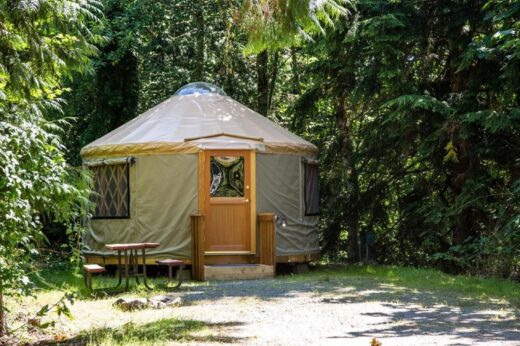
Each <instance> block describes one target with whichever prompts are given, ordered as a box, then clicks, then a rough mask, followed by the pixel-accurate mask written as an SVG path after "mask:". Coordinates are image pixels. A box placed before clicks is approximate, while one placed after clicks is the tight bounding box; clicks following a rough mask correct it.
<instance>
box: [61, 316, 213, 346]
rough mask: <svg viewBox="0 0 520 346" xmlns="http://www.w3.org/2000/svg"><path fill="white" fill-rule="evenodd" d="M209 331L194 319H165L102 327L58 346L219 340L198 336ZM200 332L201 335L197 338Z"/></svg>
mask: <svg viewBox="0 0 520 346" xmlns="http://www.w3.org/2000/svg"><path fill="white" fill-rule="evenodd" d="M207 328H208V324H206V323H205V322H201V321H194V320H179V319H175V318H165V319H160V320H158V321H154V322H150V323H146V324H141V325H137V324H135V323H131V322H130V323H127V324H125V325H123V326H121V327H119V328H98V329H91V330H86V331H83V332H81V333H80V334H78V335H77V336H76V337H74V338H72V339H68V340H65V341H63V342H62V343H57V344H65V345H67V344H69V345H70V344H72V345H88V346H90V345H92V346H94V345H107V346H112V345H114V346H115V345H145V346H148V345H164V344H167V343H171V342H183V341H184V342H188V341H195V342H210V341H219V340H218V337H214V336H211V335H209V336H206V335H198V334H199V333H200V332H203V331H204V330H205V329H207ZM195 333H197V335H194V334H195Z"/></svg>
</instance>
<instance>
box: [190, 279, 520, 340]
mask: <svg viewBox="0 0 520 346" xmlns="http://www.w3.org/2000/svg"><path fill="white" fill-rule="evenodd" d="M381 281H382V280H378V279H374V278H366V277H364V278H351V279H349V280H348V281H345V280H334V279H327V280H321V281H320V280H318V281H315V282H308V281H303V280H301V279H294V280H292V279H291V278H290V277H289V278H288V277H282V278H279V279H276V280H255V281H231V282H212V283H210V284H209V285H208V286H204V287H194V288H193V290H192V291H190V292H186V295H185V296H184V299H186V300H187V301H190V302H191V303H192V304H197V303H211V302H212V301H217V300H219V299H224V298H236V297H248V298H256V299H259V300H264V301H276V300H278V299H290V298H292V297H298V296H301V295H310V296H311V297H312V299H313V301H315V302H317V303H324V304H345V305H348V304H360V303H361V304H362V303H369V302H379V303H380V304H382V306H384V307H385V312H381V313H374V312H365V313H361V315H363V316H364V317H368V318H370V319H369V321H374V322H375V323H372V324H368V325H367V326H366V328H364V330H362V331H353V332H348V333H345V334H343V335H337V336H332V337H330V338H345V339H350V338H356V337H377V338H383V337H405V336H418V335H432V336H434V335H450V336H455V337H456V338H469V339H472V340H479V341H480V342H486V341H506V340H507V341H516V340H518V341H520V328H519V327H520V325H519V323H518V321H519V317H520V314H519V311H518V309H514V308H512V307H511V306H510V305H509V304H507V303H506V302H503V301H498V300H491V299H488V298H487V299H483V300H479V299H478V298H477V297H471V296H468V295H467V294H464V293H457V292H449V291H448V292H436V291H425V290H421V291H419V290H417V289H412V288H407V287H400V286H395V285H392V284H390V283H387V282H381ZM388 311H390V312H388ZM378 321H381V322H379V323H377V322H378Z"/></svg>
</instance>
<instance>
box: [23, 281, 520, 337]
mask: <svg viewBox="0 0 520 346" xmlns="http://www.w3.org/2000/svg"><path fill="white" fill-rule="evenodd" d="M385 282H386V281H385V280H380V279H377V278H372V277H359V276H352V277H344V278H342V279H337V278H335V277H334V276H332V275H331V276H327V277H325V278H324V277H321V278H318V279H316V278H314V277H313V276H312V275H310V276H301V275H296V276H282V277H277V278H276V279H268V280H256V281H228V282H210V283H207V284H186V285H183V286H182V288H181V290H180V291H178V292H177V293H174V294H172V295H174V296H178V295H180V296H182V299H183V304H182V305H181V306H180V307H170V308H164V309H159V310H155V309H145V310H140V311H133V312H124V311H121V310H119V309H116V308H114V307H113V306H112V303H113V302H114V301H115V300H116V299H117V298H114V297H106V298H101V299H94V300H81V301H77V302H76V303H75V304H74V305H73V306H72V307H71V310H72V314H73V315H74V317H75V319H74V320H68V319H61V320H62V322H60V323H59V325H58V326H59V328H60V330H61V332H60V333H62V334H65V335H69V336H74V335H77V333H79V332H81V331H85V330H116V329H117V330H121V328H122V329H123V330H124V326H125V325H126V324H129V323H131V324H134V325H136V326H140V327H144V328H149V330H153V328H155V327H154V326H155V325H156V322H157V321H160V320H162V319H168V318H169V319H172V318H174V319H181V320H195V321H201V322H203V323H204V324H205V325H206V326H207V328H204V329H203V330H199V331H194V332H193V333H191V334H190V335H189V337H188V338H185V339H184V340H183V341H184V342H190V343H192V344H196V345H201V344H208V343H210V344H211V343H212V344H215V343H221V344H228V343H229V344H239V345H243V344H244V345H298V346H300V345H309V344H310V345H349V346H350V345H363V346H369V345H370V341H371V340H372V338H377V339H378V340H379V341H380V342H381V343H382V345H383V346H390V345H398V346H405V345H520V324H519V322H518V321H519V320H518V317H520V310H519V309H518V308H517V307H513V306H511V305H510V304H509V302H507V301H499V300H490V299H487V298H486V299H476V298H471V297H468V296H466V295H465V294H463V293H454V292H451V291H444V292H438V291H432V292H429V291H427V290H421V291H418V290H413V289H410V288H407V287H399V286H394V285H391V284H388V283H385ZM153 294H154V292H150V295H153ZM59 296H61V293H60V292H53V293H49V294H48V295H45V294H41V295H40V296H39V297H40V298H39V299H40V300H45V299H46V301H38V302H36V303H34V302H33V303H28V304H32V305H34V306H36V307H38V306H41V305H42V304H44V303H46V302H47V303H48V302H54V301H56V300H57V299H58V297H59ZM125 296H133V297H135V293H128V294H127V295H125ZM147 326H149V327H147ZM159 344H160V343H158V345H159ZM170 344H175V342H172V343H170Z"/></svg>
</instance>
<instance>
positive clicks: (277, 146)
mask: <svg viewBox="0 0 520 346" xmlns="http://www.w3.org/2000/svg"><path fill="white" fill-rule="evenodd" d="M263 145H265V150H264V151H263V152H265V153H273V154H275V153H276V154H301V155H310V156H314V155H317V154H318V148H316V147H315V146H314V145H312V144H311V145H294V144H289V143H265V144H263ZM225 149H231V148H229V147H227V148H225ZM200 150H203V147H202V144H201V143H196V142H184V143H170V142H148V143H127V144H109V145H100V146H95V147H84V148H83V149H81V152H80V155H81V157H82V158H83V159H86V158H94V157H97V158H104V157H116V156H128V155H156V154H174V153H175V154H181V153H182V154H194V153H198V152H199V151H200Z"/></svg>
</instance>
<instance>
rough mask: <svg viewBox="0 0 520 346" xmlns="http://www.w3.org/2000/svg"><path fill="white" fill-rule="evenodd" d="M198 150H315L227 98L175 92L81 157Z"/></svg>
mask: <svg viewBox="0 0 520 346" xmlns="http://www.w3.org/2000/svg"><path fill="white" fill-rule="evenodd" d="M201 148H212V149H221V148H224V149H226V148H228V149H247V148H249V149H256V150H258V151H263V152H276V153H307V154H315V153H316V152H317V148H316V147H315V146H314V145H313V144H311V143H309V142H307V141H306V140H304V139H302V138H300V137H298V136H297V135H295V134H293V133H291V132H289V131H287V130H286V129H284V128H283V127H281V126H279V125H278V124H276V123H274V122H272V121H271V120H269V119H267V118H266V117H264V116H262V115H260V114H258V113H256V112H255V111H253V110H251V109H249V108H248V107H246V106H244V105H242V104H241V103H239V102H237V101H235V100H233V99H232V98H230V97H228V96H225V95H222V94H219V93H214V92H209V93H192V94H189V95H175V96H172V97H170V98H169V99H167V100H166V101H164V102H162V103H160V104H159V105H157V106H155V107H153V108H151V109H150V110H148V111H147V112H145V113H143V114H141V115H139V116H138V117H136V118H134V119H132V120H131V121H129V122H128V123H126V124H124V125H122V126H120V127H119V128H117V129H115V130H113V131H111V132H109V133H108V134H106V135H105V136H103V137H101V138H99V139H98V140H96V141H94V142H92V143H90V144H88V145H87V146H85V147H84V148H83V149H82V150H81V155H82V156H83V157H106V156H119V155H128V154H152V153H166V152H185V153H189V152H191V153H193V152H197V151H198V150H200V149H201Z"/></svg>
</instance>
